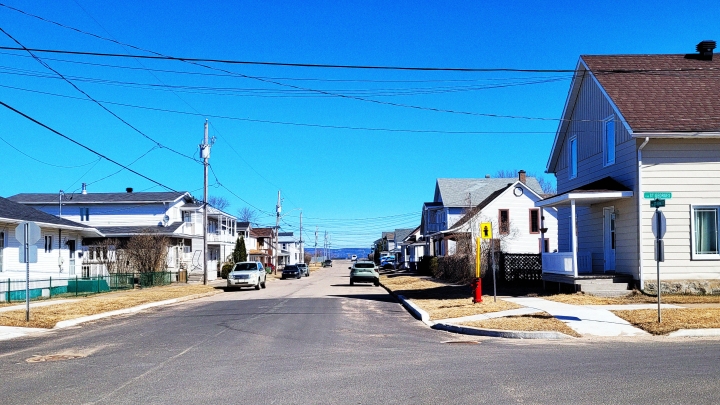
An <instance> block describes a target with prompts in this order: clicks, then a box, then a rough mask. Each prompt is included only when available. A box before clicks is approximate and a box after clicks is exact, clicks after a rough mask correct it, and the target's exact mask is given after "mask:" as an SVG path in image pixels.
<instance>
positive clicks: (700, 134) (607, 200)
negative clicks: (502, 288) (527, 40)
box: [537, 42, 720, 292]
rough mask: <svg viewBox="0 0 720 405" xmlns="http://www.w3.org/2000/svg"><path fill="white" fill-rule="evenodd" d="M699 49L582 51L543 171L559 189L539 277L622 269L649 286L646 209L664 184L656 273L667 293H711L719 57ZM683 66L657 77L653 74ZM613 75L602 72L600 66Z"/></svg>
mask: <svg viewBox="0 0 720 405" xmlns="http://www.w3.org/2000/svg"><path fill="white" fill-rule="evenodd" d="M714 46H715V45H714V43H712V44H708V43H705V42H703V43H700V44H698V49H704V54H690V55H604V56H581V57H580V60H579V62H578V64H577V68H576V73H575V76H574V78H573V81H572V84H571V87H570V91H569V93H568V99H567V101H566V104H565V109H564V111H563V116H562V120H561V124H560V126H559V128H558V131H557V134H556V137H555V141H554V143H553V147H552V150H551V153H550V158H549V160H548V165H547V172H548V173H553V174H555V176H556V178H557V187H558V195H557V196H555V197H552V198H549V199H547V200H544V201H540V202H538V203H537V206H538V207H541V208H545V209H546V208H550V207H554V208H558V210H559V225H558V226H559V232H560V234H559V250H560V252H559V253H557V254H555V255H552V254H551V255H547V256H546V257H545V259H546V260H544V262H543V272H544V275H543V277H544V278H546V276H547V278H546V279H554V280H559V279H558V278H557V277H564V279H563V280H564V282H568V283H575V281H576V280H577V279H578V278H579V277H582V275H583V273H589V274H615V275H625V276H627V277H629V278H630V279H631V280H634V283H635V284H636V285H637V286H639V287H640V288H643V289H646V288H648V289H650V290H654V289H655V288H657V287H656V281H655V279H656V266H655V264H656V262H655V261H654V250H655V249H654V236H653V234H652V229H651V225H652V222H651V219H652V216H653V214H654V211H655V210H654V208H651V207H650V200H649V199H646V198H644V197H645V193H648V192H667V193H671V194H672V198H670V199H667V200H666V201H665V203H666V205H665V207H664V208H662V209H661V210H662V212H663V213H664V215H665V216H666V218H667V233H666V235H665V237H664V241H665V261H664V262H663V263H661V272H660V275H661V280H664V282H663V285H664V287H663V288H665V289H668V290H672V291H676V292H712V291H714V290H715V291H720V266H719V265H718V264H719V263H720V241H719V240H718V233H717V229H718V228H720V215H718V214H720V187H719V186H720V180H719V179H720V157H719V156H720V115H718V113H717V112H718V111H720V60H719V59H718V58H714V59H713V58H712V49H713V48H714ZM671 70H672V71H684V72H691V73H684V74H675V75H665V74H656V73H652V72H660V71H671ZM608 72H612V73H608Z"/></svg>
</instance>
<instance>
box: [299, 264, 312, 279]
mask: <svg viewBox="0 0 720 405" xmlns="http://www.w3.org/2000/svg"><path fill="white" fill-rule="evenodd" d="M297 266H298V267H299V268H300V270H302V271H303V275H304V276H305V277H310V269H309V268H308V265H307V264H306V263H298V264H297Z"/></svg>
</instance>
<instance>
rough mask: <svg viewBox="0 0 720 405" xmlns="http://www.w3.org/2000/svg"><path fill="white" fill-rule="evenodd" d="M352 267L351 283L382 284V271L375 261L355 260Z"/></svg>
mask: <svg viewBox="0 0 720 405" xmlns="http://www.w3.org/2000/svg"><path fill="white" fill-rule="evenodd" d="M348 268H349V269H350V285H354V284H355V283H358V282H359V283H373V284H375V287H377V286H379V285H380V273H378V271H377V267H376V266H375V263H373V262H368V261H360V262H355V263H354V264H353V265H352V267H348Z"/></svg>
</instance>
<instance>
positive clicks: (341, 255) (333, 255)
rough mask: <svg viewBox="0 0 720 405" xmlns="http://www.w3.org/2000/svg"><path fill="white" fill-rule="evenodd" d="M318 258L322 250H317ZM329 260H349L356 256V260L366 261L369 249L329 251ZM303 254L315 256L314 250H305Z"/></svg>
mask: <svg viewBox="0 0 720 405" xmlns="http://www.w3.org/2000/svg"><path fill="white" fill-rule="evenodd" d="M317 250H318V256H321V255H322V254H323V252H324V251H325V250H324V249H321V248H318V249H317ZM328 252H329V256H330V259H349V258H350V257H351V256H352V255H357V257H358V258H363V259H366V258H367V257H368V255H369V254H370V249H363V248H341V249H329V250H328ZM305 253H309V254H310V255H312V256H315V248H307V247H306V248H305Z"/></svg>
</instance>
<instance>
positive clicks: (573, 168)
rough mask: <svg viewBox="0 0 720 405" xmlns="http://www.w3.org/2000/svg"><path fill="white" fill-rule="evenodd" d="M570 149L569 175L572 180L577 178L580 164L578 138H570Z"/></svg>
mask: <svg viewBox="0 0 720 405" xmlns="http://www.w3.org/2000/svg"><path fill="white" fill-rule="evenodd" d="M569 146H570V148H569V156H568V157H569V162H568V173H569V175H570V178H571V179H574V178H575V177H577V164H578V145H577V137H575V136H574V137H572V138H570V145H569Z"/></svg>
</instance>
